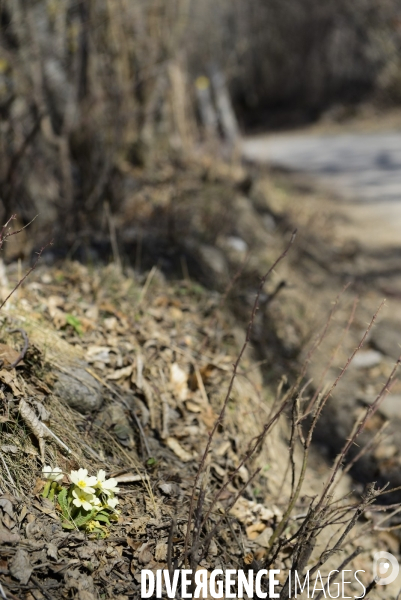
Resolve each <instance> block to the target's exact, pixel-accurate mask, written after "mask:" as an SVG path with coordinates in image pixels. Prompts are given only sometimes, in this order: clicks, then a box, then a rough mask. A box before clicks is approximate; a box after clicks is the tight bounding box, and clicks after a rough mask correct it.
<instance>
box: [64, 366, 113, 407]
mask: <svg viewBox="0 0 401 600" xmlns="http://www.w3.org/2000/svg"><path fill="white" fill-rule="evenodd" d="M57 375H58V380H57V382H56V383H55V386H54V392H55V394H56V395H57V396H59V397H60V398H61V399H62V400H64V402H66V403H67V404H68V406H70V407H71V408H73V409H75V410H77V411H78V412H80V413H83V414H85V413H89V412H92V411H94V410H98V409H99V408H100V406H101V404H102V400H103V398H102V393H101V392H102V386H101V385H100V383H99V382H98V381H97V380H96V379H94V377H92V375H89V373H88V372H87V371H86V370H85V367H80V366H77V367H71V368H70V369H69V373H64V372H62V371H59V372H58V374H57Z"/></svg>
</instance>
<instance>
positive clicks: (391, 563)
mask: <svg viewBox="0 0 401 600" xmlns="http://www.w3.org/2000/svg"><path fill="white" fill-rule="evenodd" d="M399 570H400V565H399V564H398V560H397V559H396V557H395V556H393V555H392V554H390V552H376V553H375V555H374V556H373V577H374V579H375V581H376V585H388V584H389V583H392V582H393V581H395V580H396V579H397V576H398V573H399Z"/></svg>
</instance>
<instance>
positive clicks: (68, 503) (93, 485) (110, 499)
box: [42, 466, 119, 534]
mask: <svg viewBox="0 0 401 600" xmlns="http://www.w3.org/2000/svg"><path fill="white" fill-rule="evenodd" d="M42 476H43V478H44V479H46V483H45V487H44V490H43V494H42V495H43V496H44V497H45V498H48V499H49V500H53V499H54V496H55V494H57V499H58V506H59V507H60V511H61V516H62V518H63V519H64V521H63V527H65V528H67V529H73V528H77V527H78V528H84V529H87V530H88V531H92V532H93V531H94V532H95V533H98V534H102V531H103V530H104V528H105V527H104V525H102V523H104V524H106V525H110V520H109V519H110V518H114V520H116V518H117V515H118V511H117V510H116V506H117V504H119V501H118V499H117V498H116V493H117V492H118V491H119V488H118V487H117V480H116V479H114V478H113V477H111V478H109V479H107V478H106V472H105V471H104V470H103V469H100V470H99V471H98V472H97V474H96V475H89V474H88V470H87V469H78V470H77V471H71V473H70V474H69V475H67V477H68V479H69V482H70V483H69V486H68V488H66V487H64V486H63V485H62V480H63V479H64V473H63V471H62V469H60V468H59V467H54V468H53V467H51V466H45V467H43V469H42Z"/></svg>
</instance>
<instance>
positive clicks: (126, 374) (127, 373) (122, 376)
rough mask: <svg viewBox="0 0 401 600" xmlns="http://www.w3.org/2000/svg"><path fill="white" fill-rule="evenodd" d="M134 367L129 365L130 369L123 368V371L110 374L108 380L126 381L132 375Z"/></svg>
mask: <svg viewBox="0 0 401 600" xmlns="http://www.w3.org/2000/svg"><path fill="white" fill-rule="evenodd" d="M132 370H133V365H128V367H123V368H122V369H116V370H115V371H113V373H109V375H107V377H106V379H109V380H111V381H116V380H118V379H126V378H127V377H130V376H131V375H132Z"/></svg>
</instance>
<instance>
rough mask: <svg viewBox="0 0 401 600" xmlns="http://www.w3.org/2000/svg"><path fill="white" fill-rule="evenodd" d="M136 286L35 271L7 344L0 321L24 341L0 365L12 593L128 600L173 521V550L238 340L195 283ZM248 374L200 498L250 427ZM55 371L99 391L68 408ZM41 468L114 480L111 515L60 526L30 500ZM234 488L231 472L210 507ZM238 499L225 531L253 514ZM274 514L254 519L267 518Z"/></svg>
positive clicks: (3, 503) (223, 472) (52, 511)
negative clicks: (96, 525) (91, 524)
mask: <svg viewBox="0 0 401 600" xmlns="http://www.w3.org/2000/svg"><path fill="white" fill-rule="evenodd" d="M142 285H143V283H141V281H138V280H135V279H134V277H133V276H132V275H131V276H130V277H125V276H123V275H122V274H121V273H119V272H118V270H117V269H115V268H114V267H112V266H110V267H107V268H103V269H99V270H98V271H96V272H95V273H94V274H92V273H90V271H89V269H87V268H85V267H83V266H82V265H80V264H78V263H70V264H66V265H63V269H62V271H61V270H58V269H57V268H53V269H49V268H46V270H41V269H38V271H37V274H35V278H33V277H32V279H31V280H30V282H29V283H28V284H27V285H26V286H25V289H24V290H23V291H21V294H20V297H19V299H18V301H16V302H14V303H12V304H11V305H10V307H9V309H8V311H7V313H6V315H5V316H4V317H3V318H2V320H1V322H0V325H1V330H0V333H1V339H2V341H4V344H5V346H6V345H8V344H10V348H11V349H12V346H11V339H10V336H9V335H8V334H7V328H8V327H9V326H10V324H12V326H13V327H16V326H18V327H21V328H23V329H24V331H25V332H26V333H27V335H28V336H29V341H30V344H29V349H28V351H27V354H26V357H25V360H24V363H21V364H20V365H19V366H18V368H15V369H13V370H11V371H5V372H4V373H3V371H0V379H1V381H2V383H3V385H2V388H1V389H0V398H1V406H2V409H1V413H0V418H1V419H0V427H1V429H0V446H1V452H2V454H1V459H2V462H1V463H0V469H1V471H0V488H1V497H0V515H2V516H1V521H0V524H1V527H0V540H1V542H2V544H1V560H2V563H1V564H2V567H1V573H2V579H1V581H2V585H3V588H4V590H5V592H6V593H9V594H10V597H15V596H18V597H26V598H43V597H45V598H48V597H51V598H66V597H70V596H71V594H72V595H73V597H76V598H85V599H86V600H90V599H91V598H98V597H103V598H119V599H121V600H123V599H124V598H130V597H138V593H139V586H140V571H141V569H142V568H148V569H158V568H167V545H168V537H169V532H170V529H171V523H172V519H173V517H174V519H175V521H176V523H177V525H176V531H175V535H174V538H173V547H174V553H178V552H182V549H183V544H184V538H185V533H186V520H187V514H188V501H189V497H190V494H191V491H192V483H193V480H194V475H195V473H196V468H197V464H198V461H199V458H200V456H201V453H202V452H203V449H204V447H205V444H206V441H207V439H208V435H209V433H210V431H211V428H212V426H213V423H214V421H215V419H216V415H217V414H218V411H219V408H220V402H221V396H222V389H224V386H225V385H226V382H227V377H228V375H229V371H230V366H231V364H232V362H233V360H234V357H235V353H236V351H237V348H236V346H235V342H234V341H233V338H232V335H231V334H230V331H231V328H232V326H233V323H232V320H231V317H230V316H229V314H228V313H225V312H224V311H221V310H220V309H218V298H217V297H214V296H213V295H211V294H210V293H208V292H206V291H205V290H203V289H202V288H201V287H200V286H199V285H196V286H195V285H192V284H191V282H185V281H184V282H179V283H177V284H167V283H166V282H165V281H164V280H163V277H162V275H161V274H160V273H159V272H157V277H153V279H152V282H151V283H150V284H149V286H148V288H147V289H146V298H145V297H144V294H143V289H142ZM50 291H51V293H50ZM210 315H212V317H211V316H210ZM71 316H72V317H73V318H71ZM216 319H217V320H216ZM205 340H207V344H204V343H203V342H204V341H205ZM200 349H201V350H200ZM11 355H12V356H14V355H13V354H12V353H11ZM251 363H252V359H251V358H250V357H248V358H246V360H245V362H244V369H246V368H249V366H250V365H251ZM253 373H254V381H253V382H252V383H251V384H250V383H249V377H248V378H247V379H246V380H245V379H244V381H243V382H241V381H240V379H239V380H238V382H237V384H236V387H235V389H234V390H233V395H232V407H231V408H232V410H231V411H229V413H228V415H227V419H226V423H225V426H224V428H221V431H219V433H218V435H217V437H216V443H215V446H214V448H213V451H212V453H211V457H210V463H211V468H210V470H209V481H208V487H209V489H210V496H211V495H212V492H213V490H214V489H215V487H216V485H218V484H221V482H222V481H224V482H227V480H228V475H229V473H230V472H232V471H233V470H234V469H235V468H236V467H237V466H238V464H239V458H238V455H237V449H241V447H243V446H244V445H245V443H246V440H247V439H249V437H250V436H252V435H254V432H255V428H257V427H258V417H257V411H258V410H259V407H258V402H259V400H255V397H256V398H257V396H255V394H254V389H255V386H256V387H257V388H258V389H259V391H260V390H261V377H260V373H258V371H257V369H255V370H254V371H253ZM6 374H7V377H6ZM63 377H64V378H65V381H67V383H68V381H71V385H72V386H73V389H76V388H80V393H81V394H82V395H83V396H85V395H94V394H97V395H98V396H100V402H99V403H98V405H96V409H95V410H88V409H87V406H89V405H87V404H86V403H85V398H83V400H82V402H81V403H80V404H79V405H77V404H76V403H75V404H74V402H73V400H72V399H71V396H70V395H69V394H68V393H64V387H65V386H64V387H63V386H60V385H57V383H58V381H59V380H61V379H62V378H63ZM74 386H75V387H74ZM99 390H100V391H99ZM234 407H235V410H234ZM235 411H237V412H238V413H239V414H240V417H241V418H240V419H238V414H234V413H235ZM241 419H242V423H241V426H239V422H241ZM49 432H50V433H49ZM263 460H266V457H263ZM41 463H42V464H53V465H54V464H57V465H59V466H60V467H61V468H62V470H63V471H64V472H69V471H70V470H71V469H77V468H79V467H82V466H84V467H85V468H88V470H92V471H93V470H95V469H99V468H102V469H104V470H106V471H107V473H110V475H111V476H113V477H115V479H116V480H117V482H118V483H119V485H120V486H121V492H120V493H121V496H119V498H120V506H119V507H120V508H121V514H120V516H119V519H118V523H116V524H113V525H112V526H111V527H110V528H108V531H107V535H106V537H105V538H104V539H96V538H95V536H91V535H88V534H85V533H83V532H81V531H78V530H75V531H74V530H69V531H65V530H64V529H63V528H62V525H61V521H60V516H59V511H58V509H57V503H56V505H55V504H54V503H53V502H51V501H49V500H48V499H46V498H42V497H41V492H42V490H43V488H44V485H45V482H44V480H42V477H41ZM244 476H245V475H244ZM241 486H242V479H241V477H240V474H239V475H238V477H237V478H234V479H233V481H232V482H230V483H229V484H228V485H227V488H226V490H225V492H224V494H222V496H221V498H220V500H219V503H218V504H217V506H216V507H215V510H217V511H219V510H223V509H224V504H225V503H226V502H227V501H228V500H229V499H231V498H233V497H234V495H235V494H236V493H238V490H239V489H240V488H241ZM243 500H245V498H243ZM208 502H210V498H207V499H206V505H207V503H208ZM241 506H242V505H239V508H238V514H236V515H234V513H233V515H232V518H233V523H234V525H231V526H230V527H231V529H232V528H233V527H234V529H235V528H237V529H238V528H240V529H241V528H243V532H242V533H243V535H245V536H246V526H247V523H248V521H247V518H245V517H244V516H243V515H245V514H248V513H249V511H250V510H251V509H250V508H249V506H248V505H246V507H245V508H243V509H242V508H241ZM219 507H221V508H219ZM266 510H267V509H266ZM275 510H276V513H277V514H278V512H279V509H278V508H276V509H275ZM277 514H275V513H274V512H272V511H270V512H268V518H267V519H266V518H263V517H262V516H261V517H260V518H261V519H262V520H263V519H264V520H263V524H264V526H266V527H267V526H268V525H269V524H270V525H271V524H272V523H273V521H274V519H275V518H277ZM241 515H242V516H241ZM264 517H266V513H265V514H264ZM211 519H212V520H213V515H212V516H211ZM234 529H233V531H234ZM238 531H239V530H238ZM236 535H237V534H235V536H236ZM224 540H225V542H224ZM220 543H225V544H226V546H227V547H226V549H225V552H226V553H228V554H227V556H229V555H231V556H233V557H237V558H236V559H235V560H237V561H238V560H241V556H243V555H244V552H246V551H248V550H249V544H252V543H253V542H252V541H251V540H247V542H246V544H247V545H246V547H244V546H243V544H242V545H238V543H236V542H235V537H233V534H232V533H231V531H230V529H229V530H228V531H226V532H224V534H223V537H222V538H221V540H220ZM216 548H217V547H216V544H215V542H214V541H213V543H211V544H210V548H209V553H208V555H207V556H206V557H205V559H204V560H203V562H202V564H203V566H204V567H205V568H208V569H212V568H214V567H215V566H216V564H221V563H220V562H219V560H218V559H217V558H216V556H217V555H218V552H217V550H216ZM229 548H230V549H229ZM225 560H228V558H226V559H225ZM216 561H217V562H216Z"/></svg>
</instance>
